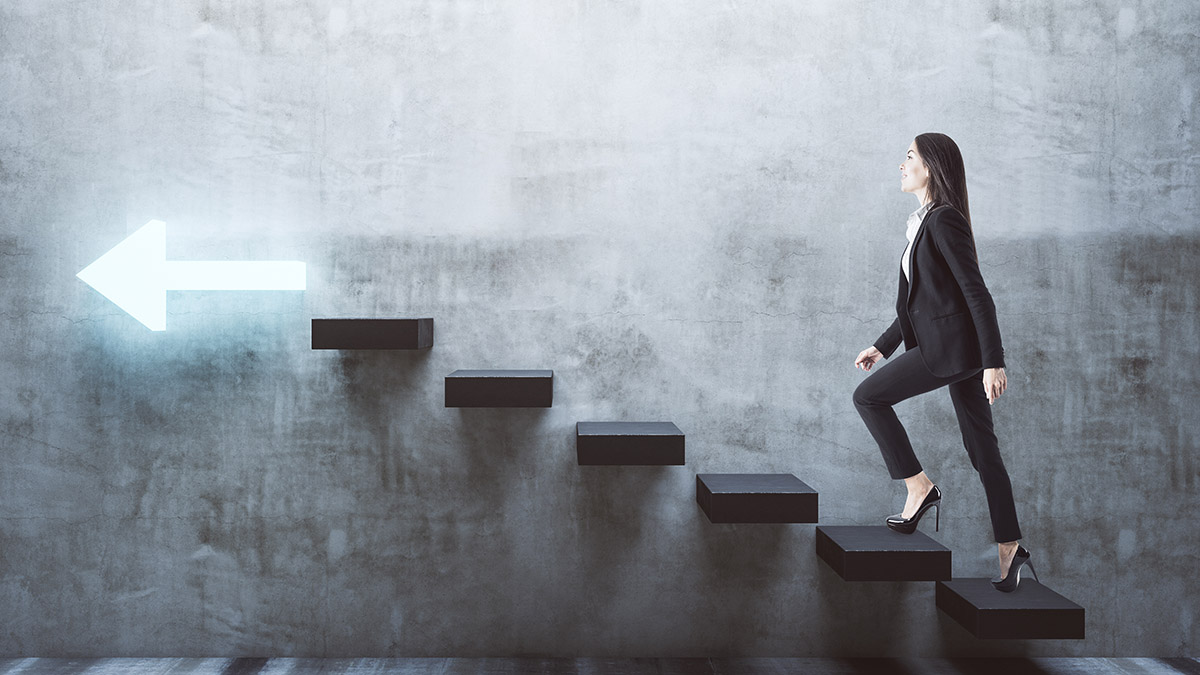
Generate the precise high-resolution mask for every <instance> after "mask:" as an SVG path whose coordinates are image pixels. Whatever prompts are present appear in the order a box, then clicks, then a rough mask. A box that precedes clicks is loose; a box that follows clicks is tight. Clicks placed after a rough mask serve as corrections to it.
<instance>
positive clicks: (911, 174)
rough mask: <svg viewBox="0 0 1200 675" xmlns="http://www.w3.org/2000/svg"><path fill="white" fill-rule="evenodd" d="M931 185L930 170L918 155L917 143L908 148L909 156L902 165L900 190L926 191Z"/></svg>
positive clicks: (914, 142)
mask: <svg viewBox="0 0 1200 675" xmlns="http://www.w3.org/2000/svg"><path fill="white" fill-rule="evenodd" d="M928 185H929V170H928V169H926V168H925V163H924V162H922V161H921V156H920V155H918V154H917V142H916V141H915V140H914V141H913V142H912V145H909V146H908V155H907V156H906V157H905V159H904V163H903V164H901V165H900V189H901V190H903V191H904V192H916V191H917V190H924V189H925V187H926V186H928Z"/></svg>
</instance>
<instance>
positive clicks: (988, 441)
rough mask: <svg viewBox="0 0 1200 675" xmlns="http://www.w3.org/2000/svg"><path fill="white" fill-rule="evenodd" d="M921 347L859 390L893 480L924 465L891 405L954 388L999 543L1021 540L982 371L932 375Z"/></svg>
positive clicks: (858, 403) (857, 400) (862, 411)
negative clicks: (928, 393)
mask: <svg viewBox="0 0 1200 675" xmlns="http://www.w3.org/2000/svg"><path fill="white" fill-rule="evenodd" d="M920 349H921V348H920V347H919V346H917V347H913V348H912V349H909V350H907V351H905V352H904V353H903V354H900V355H899V356H896V357H894V358H892V359H891V361H889V362H887V363H886V364H884V365H883V366H882V367H878V369H877V370H875V372H873V373H871V375H870V376H868V377H867V379H865V380H863V382H862V384H860V385H858V388H857V389H855V390H854V407H855V408H858V414H859V415H861V416H862V418H863V422H866V424H867V429H868V430H869V431H870V432H871V435H872V436H874V437H875V442H876V443H878V444H879V450H880V451H881V452H882V453H883V461H884V462H885V463H886V464H887V468H888V472H889V473H891V476H892V478H896V479H901V478H909V477H912V476H915V475H917V474H918V473H921V463H920V462H918V461H917V456H916V455H915V454H913V448H912V444H911V443H909V441H908V434H907V433H906V432H905V431H904V427H903V426H902V425H901V424H900V420H899V419H898V418H897V417H896V412H895V411H894V410H892V406H893V405H895V404H897V403H899V402H900V401H903V400H905V399H908V398H912V397H913V396H916V395H917V394H923V393H925V392H927V391H933V390H934V389H937V388H939V387H942V386H944V385H949V386H950V400H951V401H953V402H954V412H955V413H957V414H958V428H959V430H960V431H962V439H963V445H964V446H966V448H967V456H968V457H970V458H971V466H973V467H975V470H976V471H977V472H979V480H980V482H982V483H983V490H984V492H985V493H986V494H987V501H988V511H989V513H990V514H991V517H992V534H993V535H994V536H995V539H996V541H998V542H1001V541H1016V540H1017V539H1020V538H1021V528H1020V527H1019V526H1018V525H1017V507H1016V505H1015V504H1014V503H1013V495H1012V484H1011V483H1010V482H1009V479H1008V471H1007V470H1005V468H1004V460H1002V459H1000V445H999V443H997V441H996V433H995V431H994V430H993V429H992V411H991V405H990V404H989V403H988V400H987V393H986V392H984V390H983V369H982V368H980V369H979V370H973V371H967V372H963V373H958V374H956V375H952V376H950V377H938V376H936V375H934V374H933V373H931V372H929V369H928V368H926V367H925V363H924V362H923V361H921V354H920Z"/></svg>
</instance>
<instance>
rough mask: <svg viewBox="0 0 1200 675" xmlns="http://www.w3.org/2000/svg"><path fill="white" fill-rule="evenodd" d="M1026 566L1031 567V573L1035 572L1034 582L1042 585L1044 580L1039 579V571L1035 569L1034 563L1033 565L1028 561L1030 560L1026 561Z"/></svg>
mask: <svg viewBox="0 0 1200 675" xmlns="http://www.w3.org/2000/svg"><path fill="white" fill-rule="evenodd" d="M1025 564H1026V565H1029V571H1030V572H1033V580H1034V581H1036V582H1038V583H1039V584H1040V583H1042V580H1041V579H1038V575H1037V570H1035V569H1033V563H1032V562H1030V561H1028V560H1026V561H1025Z"/></svg>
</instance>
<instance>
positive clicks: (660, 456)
mask: <svg viewBox="0 0 1200 675" xmlns="http://www.w3.org/2000/svg"><path fill="white" fill-rule="evenodd" d="M575 454H576V455H577V457H578V459H579V463H580V464H581V465H582V464H589V465H607V466H613V465H618V464H626V465H642V466H644V465H652V464H656V465H663V464H683V432H682V431H680V430H679V427H677V426H675V423H674V422H577V423H576V424H575Z"/></svg>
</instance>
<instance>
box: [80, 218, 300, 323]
mask: <svg viewBox="0 0 1200 675" xmlns="http://www.w3.org/2000/svg"><path fill="white" fill-rule="evenodd" d="M75 276H77V277H79V278H80V279H82V280H83V281H85V282H87V284H88V285H89V286H91V287H92V288H94V289H96V290H97V291H99V292H100V293H101V294H102V295H104V297H106V298H108V299H109V300H111V301H112V302H113V304H115V305H116V306H118V307H120V308H121V309H123V310H125V311H126V312H128V313H129V314H130V316H132V317H133V318H135V319H137V320H138V321H141V322H142V323H143V324H145V326H146V327H147V328H149V329H150V330H154V331H160V330H166V328H167V291H303V290H304V289H305V269H304V263H303V262H297V261H291V260H269V261H233V262H230V261H191V260H172V261H168V260H167V224H166V223H164V222H163V221H161V220H151V221H150V222H148V223H146V224H145V225H143V226H142V227H141V229H139V230H138V231H137V232H134V233H133V234H131V235H129V236H128V237H127V238H126V239H125V241H122V242H121V243H119V244H117V245H116V246H114V247H113V248H112V250H111V251H109V252H108V253H105V254H104V255H102V256H100V257H99V258H98V259H97V260H96V262H93V263H92V264H91V265H88V266H87V267H85V268H84V269H83V270H82V271H81V272H79V274H76V275H75Z"/></svg>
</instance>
